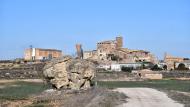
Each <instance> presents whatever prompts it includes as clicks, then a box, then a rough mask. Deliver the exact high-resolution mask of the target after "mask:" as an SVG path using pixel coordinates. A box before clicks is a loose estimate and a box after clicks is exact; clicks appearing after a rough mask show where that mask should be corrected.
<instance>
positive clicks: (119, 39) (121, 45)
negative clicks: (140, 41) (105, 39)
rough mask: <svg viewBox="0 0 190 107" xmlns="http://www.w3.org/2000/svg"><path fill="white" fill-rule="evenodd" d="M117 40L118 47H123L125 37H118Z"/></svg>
mask: <svg viewBox="0 0 190 107" xmlns="http://www.w3.org/2000/svg"><path fill="white" fill-rule="evenodd" d="M116 42H117V48H122V47H123V37H122V36H118V37H116Z"/></svg>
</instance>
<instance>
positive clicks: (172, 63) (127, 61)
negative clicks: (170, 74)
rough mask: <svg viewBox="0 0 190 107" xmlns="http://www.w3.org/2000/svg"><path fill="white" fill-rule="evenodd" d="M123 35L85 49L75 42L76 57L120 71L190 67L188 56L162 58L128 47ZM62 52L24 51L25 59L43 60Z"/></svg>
mask: <svg viewBox="0 0 190 107" xmlns="http://www.w3.org/2000/svg"><path fill="white" fill-rule="evenodd" d="M123 43H124V41H123V37H122V36H118V37H116V38H115V40H106V41H101V42H98V43H97V44H96V46H97V47H96V49H94V50H91V51H86V50H83V49H82V44H76V54H77V58H80V59H88V60H93V61H97V62H98V63H99V66H98V67H99V68H102V69H105V70H111V71H121V70H122V67H128V68H132V69H141V68H143V67H144V68H152V67H153V66H154V65H157V66H158V67H159V68H160V69H163V70H164V69H165V70H174V69H177V68H178V66H179V65H180V66H181V65H183V66H185V67H186V68H187V69H190V60H189V59H188V58H181V57H173V56H171V55H168V54H165V56H164V59H163V60H158V59H157V57H156V56H155V55H154V54H153V53H151V52H149V51H147V50H136V49H129V48H126V47H124V46H123ZM62 56H63V52H62V51H61V50H57V49H40V48H32V47H31V48H29V49H26V50H25V52H24V60H25V61H44V60H49V59H54V58H60V57H62Z"/></svg>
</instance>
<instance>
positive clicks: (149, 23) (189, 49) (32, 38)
mask: <svg viewBox="0 0 190 107" xmlns="http://www.w3.org/2000/svg"><path fill="white" fill-rule="evenodd" d="M118 35H120V36H123V38H124V47H126V48H129V49H142V50H147V51H150V52H151V53H153V54H155V55H156V56H157V57H158V58H159V59H162V58H163V56H164V53H165V52H167V53H169V54H171V55H174V56H179V57H188V58H190V0H0V59H1V60H2V59H14V58H19V57H23V55H24V49H26V48H29V46H30V45H32V46H33V47H35V48H55V49H60V50H62V51H63V53H64V54H70V55H73V54H75V44H76V43H81V44H82V45H83V50H94V49H96V43H97V42H99V41H103V40H112V39H115V37H116V36H118Z"/></svg>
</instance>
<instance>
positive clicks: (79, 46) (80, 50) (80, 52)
mask: <svg viewBox="0 0 190 107" xmlns="http://www.w3.org/2000/svg"><path fill="white" fill-rule="evenodd" d="M76 51H77V57H78V58H80V59H83V50H82V45H81V44H76Z"/></svg>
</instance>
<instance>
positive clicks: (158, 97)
mask: <svg viewBox="0 0 190 107" xmlns="http://www.w3.org/2000/svg"><path fill="white" fill-rule="evenodd" d="M115 91H118V92H122V93H125V94H126V95H127V96H128V97H129V98H128V99H127V103H124V104H121V105H119V106H118V107H183V106H184V105H183V104H180V103H177V102H175V101H174V100H172V99H170V98H169V97H168V96H167V94H165V93H164V92H160V91H158V90H155V89H152V88H118V89H116V90H115Z"/></svg>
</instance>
